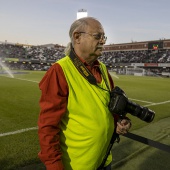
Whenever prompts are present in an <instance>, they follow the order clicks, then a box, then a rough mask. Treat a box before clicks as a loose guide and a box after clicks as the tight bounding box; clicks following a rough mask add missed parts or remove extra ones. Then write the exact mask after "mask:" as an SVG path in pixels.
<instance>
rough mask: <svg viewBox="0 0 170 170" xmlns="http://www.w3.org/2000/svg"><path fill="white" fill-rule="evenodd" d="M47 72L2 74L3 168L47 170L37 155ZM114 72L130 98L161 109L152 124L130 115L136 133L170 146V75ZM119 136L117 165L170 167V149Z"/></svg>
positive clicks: (141, 169) (148, 169)
mask: <svg viewBox="0 0 170 170" xmlns="http://www.w3.org/2000/svg"><path fill="white" fill-rule="evenodd" d="M44 74H45V72H44V71H22V72H17V73H16V74H13V75H14V78H11V77H10V76H8V75H7V74H0V125H1V128H0V170H19V169H26V167H29V168H27V170H38V169H42V168H43V167H42V164H40V161H39V159H38V156H37V153H38V151H39V143H38V136H37V120H38V114H39V103H38V102H39V98H40V90H39V87H38V83H39V81H40V80H41V78H42V77H43V75H44ZM111 75H112V76H113V79H114V83H115V86H119V87H120V88H122V89H123V90H124V91H125V93H126V95H127V97H128V98H129V100H132V101H133V102H135V103H138V104H140V105H142V106H146V107H148V108H149V109H151V110H154V111H155V113H156V115H155V118H154V120H153V122H151V123H146V122H144V121H142V120H140V119H139V118H137V117H135V116H132V115H131V114H127V116H128V117H129V118H130V119H131V120H132V128H131V132H132V133H135V134H138V135H140V136H143V137H146V138H149V139H152V140H155V141H158V142H160V143H164V144H166V145H170V78H161V77H139V76H125V75H115V74H114V73H111ZM120 138H121V141H120V143H119V144H117V143H115V144H114V145H113V148H112V152H113V163H112V167H113V169H117V170H124V169H129V170H152V169H154V170H160V169H164V170H169V169H170V163H169V162H170V153H168V152H165V151H161V150H159V149H156V148H153V147H150V146H148V145H145V144H142V143H139V142H137V141H133V140H131V139H128V138H126V137H124V136H121V137H120ZM31 165H32V166H31ZM34 165H35V166H34ZM37 165H39V166H37ZM22 167H23V168H22ZM24 167H25V168H24Z"/></svg>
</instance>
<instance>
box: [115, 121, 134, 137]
mask: <svg viewBox="0 0 170 170" xmlns="http://www.w3.org/2000/svg"><path fill="white" fill-rule="evenodd" d="M130 127H131V121H130V120H129V119H122V120H120V121H119V122H117V128H116V133H117V134H119V135H123V134H125V133H127V132H128V131H129V129H130Z"/></svg>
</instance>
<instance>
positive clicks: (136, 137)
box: [123, 133, 170, 153]
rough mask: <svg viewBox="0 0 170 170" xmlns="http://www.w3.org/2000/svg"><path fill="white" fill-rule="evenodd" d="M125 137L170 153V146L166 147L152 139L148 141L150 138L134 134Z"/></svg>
mask: <svg viewBox="0 0 170 170" xmlns="http://www.w3.org/2000/svg"><path fill="white" fill-rule="evenodd" d="M123 136H125V137H127V138H130V139H132V140H135V141H138V142H141V143H144V144H146V145H150V146H152V147H155V148H157V149H160V150H163V151H166V152H169V153H170V146H169V145H165V144H163V143H159V142H157V141H154V140H151V139H148V138H145V137H142V136H139V135H136V134H133V133H127V134H124V135H123Z"/></svg>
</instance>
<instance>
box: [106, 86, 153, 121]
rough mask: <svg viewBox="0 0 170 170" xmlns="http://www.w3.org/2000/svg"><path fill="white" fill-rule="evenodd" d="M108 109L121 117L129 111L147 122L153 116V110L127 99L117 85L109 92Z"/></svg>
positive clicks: (151, 119)
mask: <svg viewBox="0 0 170 170" xmlns="http://www.w3.org/2000/svg"><path fill="white" fill-rule="evenodd" d="M109 110H110V111H111V112H112V113H115V114H118V115H119V116H120V117H122V118H123V117H125V115H126V114H127V113H130V114H131V115H133V116H136V117H138V118H140V119H141V120H143V121H145V122H148V123H149V122H152V121H153V119H154V117H155V112H154V111H152V110H150V109H148V108H147V107H143V106H140V105H139V104H136V103H134V102H132V101H130V100H128V98H127V97H126V94H125V92H124V91H123V90H122V89H121V88H119V87H117V86H116V87H115V88H114V89H113V90H112V91H111V92H110V102H109Z"/></svg>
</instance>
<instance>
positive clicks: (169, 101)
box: [145, 100, 170, 107]
mask: <svg viewBox="0 0 170 170" xmlns="http://www.w3.org/2000/svg"><path fill="white" fill-rule="evenodd" d="M165 103H170V100H167V101H164V102H159V103H151V104H148V105H145V107H147V106H155V105H160V104H165Z"/></svg>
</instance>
